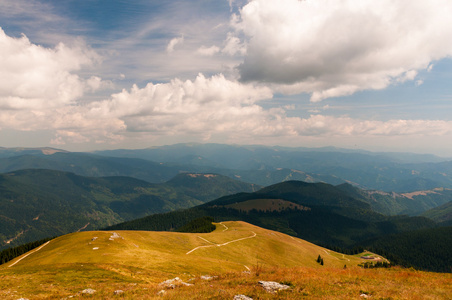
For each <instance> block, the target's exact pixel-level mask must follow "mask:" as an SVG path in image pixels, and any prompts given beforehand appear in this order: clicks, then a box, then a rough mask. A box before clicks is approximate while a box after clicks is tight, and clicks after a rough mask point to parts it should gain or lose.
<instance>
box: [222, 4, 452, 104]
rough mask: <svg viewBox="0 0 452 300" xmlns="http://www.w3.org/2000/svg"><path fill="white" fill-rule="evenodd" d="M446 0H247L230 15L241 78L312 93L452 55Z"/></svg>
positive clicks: (349, 87) (366, 85)
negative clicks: (240, 54) (241, 51)
mask: <svg viewBox="0 0 452 300" xmlns="http://www.w3.org/2000/svg"><path fill="white" fill-rule="evenodd" d="M451 15H452V2H451V1H448V0H432V1H423V0H414V1H402V0H400V1H393V0H381V1H373V0H360V1H355V0H315V1H313V0H304V1H299V0H281V1H268V0H252V1H250V2H249V3H248V4H247V5H245V6H244V7H243V8H242V9H241V10H240V14H239V15H234V16H233V17H232V18H231V25H232V26H233V27H234V28H235V35H236V37H237V38H239V37H240V35H244V36H245V38H243V39H242V40H243V43H244V45H246V56H245V58H244V61H243V63H242V64H241V65H240V66H239V67H238V69H239V71H240V78H241V81H243V82H252V81H255V82H264V83H268V84H273V87H274V88H276V89H278V90H280V91H283V92H285V93H300V92H306V93H310V94H311V101H313V102H316V101H320V100H322V99H325V98H330V97H338V96H345V95H350V94H353V93H355V92H356V91H361V90H378V89H384V88H386V87H387V86H389V85H391V84H397V83H400V82H404V81H407V80H413V79H415V78H416V75H417V73H418V72H419V71H420V70H426V69H428V68H429V66H430V64H431V63H432V62H434V61H436V60H439V59H442V58H445V57H450V56H451V55H452V39H451V38H450V37H451V36H452V26H451V22H450V16H451Z"/></svg>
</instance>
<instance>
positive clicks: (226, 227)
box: [220, 222, 229, 232]
mask: <svg viewBox="0 0 452 300" xmlns="http://www.w3.org/2000/svg"><path fill="white" fill-rule="evenodd" d="M220 224H221V225H223V226H224V228H225V229H223V232H225V231H226V230H228V229H229V227H228V226H226V225H224V224H223V222H221V223H220Z"/></svg>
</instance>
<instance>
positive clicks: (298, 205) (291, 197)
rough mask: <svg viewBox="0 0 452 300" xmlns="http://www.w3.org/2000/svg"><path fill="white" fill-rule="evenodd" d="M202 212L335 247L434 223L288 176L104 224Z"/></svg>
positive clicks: (157, 226) (183, 218)
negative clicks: (257, 186)
mask: <svg viewBox="0 0 452 300" xmlns="http://www.w3.org/2000/svg"><path fill="white" fill-rule="evenodd" d="M272 202H274V204H273V203H272ZM240 203H241V204H242V205H240V206H239V205H238V204H240ZM270 204H271V205H273V206H271V205H270ZM269 205H270V206H269ZM274 205H278V207H275V206H274ZM268 207H272V208H271V209H268ZM283 207H284V209H282V208H283ZM280 208H281V209H280ZM202 216H211V217H214V218H215V220H216V221H224V220H243V221H246V222H250V223H252V224H255V225H257V226H261V227H264V228H268V229H272V230H277V231H280V232H284V233H287V234H290V235H293V236H298V237H300V238H303V239H306V240H308V241H310V242H313V243H316V244H322V245H329V246H340V247H348V246H352V245H355V244H356V243H359V242H361V241H364V240H366V239H369V238H373V237H377V236H379V235H382V234H390V233H398V232H403V231H409V230H415V229H422V228H430V227H434V226H435V222H434V221H431V220H429V219H427V218H422V217H407V216H397V217H387V216H384V215H381V214H378V213H375V212H373V211H372V210H371V208H370V205H369V204H368V203H365V202H363V201H359V200H357V199H355V198H353V197H351V196H350V195H349V194H347V193H345V192H343V191H341V190H340V189H338V188H336V187H334V186H331V185H328V184H324V183H305V182H297V181H290V182H283V183H280V184H276V185H273V186H269V187H266V188H263V189H261V190H259V191H257V192H254V193H239V194H235V195H230V196H225V197H222V198H219V199H217V200H214V201H210V202H208V203H205V204H203V205H200V206H197V207H195V208H192V209H188V210H184V211H177V212H173V213H167V214H163V215H152V216H148V217H146V218H142V219H138V220H133V221H130V222H126V223H122V224H117V225H115V226H112V227H110V229H114V230H118V229H119V230H121V229H123V230H170V229H172V228H178V227H180V226H182V225H183V224H185V223H186V222H188V221H190V220H193V219H196V218H199V217H202Z"/></svg>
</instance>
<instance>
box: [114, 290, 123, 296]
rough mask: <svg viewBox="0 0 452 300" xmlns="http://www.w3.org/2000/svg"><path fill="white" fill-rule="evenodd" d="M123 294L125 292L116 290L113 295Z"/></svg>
mask: <svg viewBox="0 0 452 300" xmlns="http://www.w3.org/2000/svg"><path fill="white" fill-rule="evenodd" d="M122 293H124V291H123V290H116V291H114V292H113V294H115V295H121V294H122Z"/></svg>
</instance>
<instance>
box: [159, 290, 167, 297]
mask: <svg viewBox="0 0 452 300" xmlns="http://www.w3.org/2000/svg"><path fill="white" fill-rule="evenodd" d="M165 294H166V291H165V290H160V291H159V292H158V293H157V295H159V296H162V295H165Z"/></svg>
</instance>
